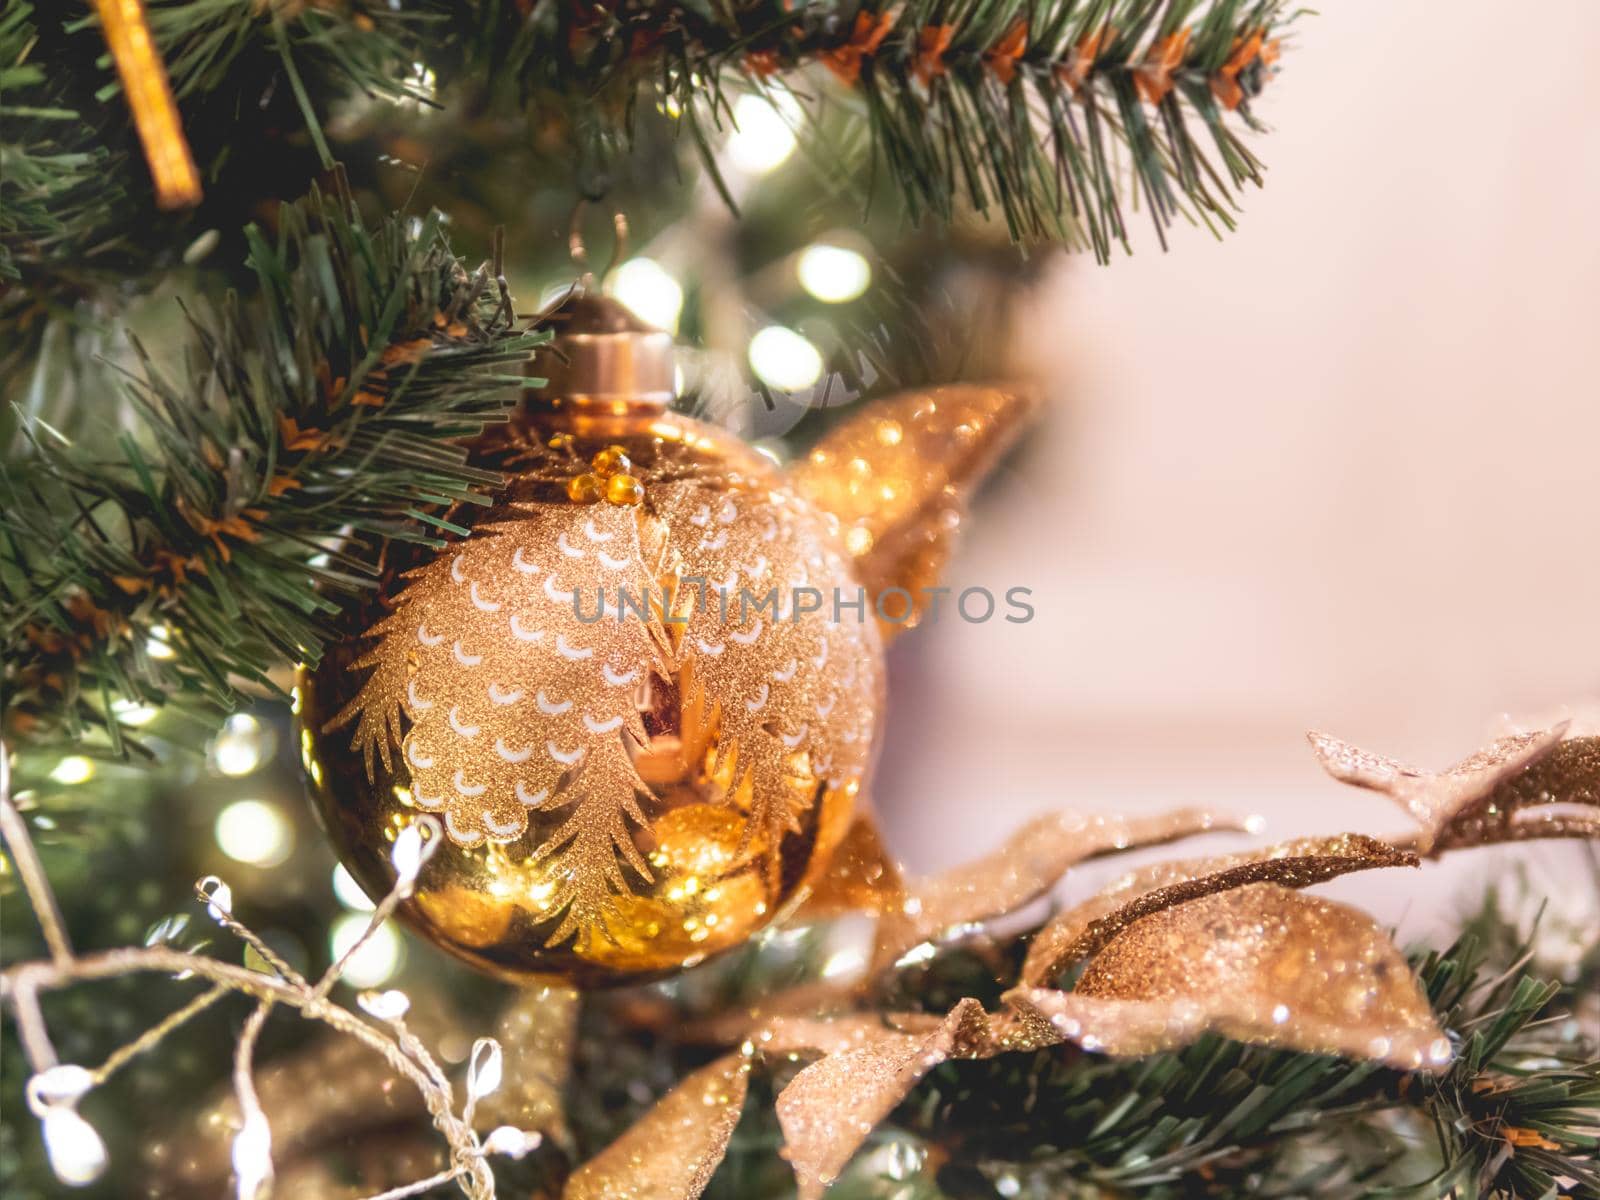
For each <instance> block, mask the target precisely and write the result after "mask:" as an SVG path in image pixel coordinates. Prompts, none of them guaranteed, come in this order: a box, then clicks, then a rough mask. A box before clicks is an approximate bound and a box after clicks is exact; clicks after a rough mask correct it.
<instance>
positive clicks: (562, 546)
mask: <svg viewBox="0 0 1600 1200" xmlns="http://www.w3.org/2000/svg"><path fill="white" fill-rule="evenodd" d="M556 549H557V550H559V551H561V553H563V554H565V555H566V556H567V557H568V558H582V557H583V551H582V550H580V549H578V548H577V547H576V546H574V545H573V544H572V543H571V542H569V541H567V531H566V530H565V529H563V530H562V531H561V536H560V537H558V538H556Z"/></svg>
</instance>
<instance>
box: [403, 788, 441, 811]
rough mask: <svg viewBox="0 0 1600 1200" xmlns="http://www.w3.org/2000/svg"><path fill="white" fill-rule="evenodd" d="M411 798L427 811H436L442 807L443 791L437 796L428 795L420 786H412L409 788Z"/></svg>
mask: <svg viewBox="0 0 1600 1200" xmlns="http://www.w3.org/2000/svg"><path fill="white" fill-rule="evenodd" d="M411 798H412V799H413V800H415V801H416V802H417V803H418V804H420V805H421V806H422V807H423V808H425V809H427V810H428V811H429V812H438V811H439V810H440V809H441V808H443V807H444V793H443V792H441V793H440V794H439V795H437V796H429V795H425V794H424V793H423V791H422V789H421V788H419V787H416V786H413V787H412V789H411Z"/></svg>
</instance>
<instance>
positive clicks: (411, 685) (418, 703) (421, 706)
mask: <svg viewBox="0 0 1600 1200" xmlns="http://www.w3.org/2000/svg"><path fill="white" fill-rule="evenodd" d="M406 699H407V700H408V701H409V702H410V704H411V709H412V711H413V712H427V711H428V710H429V709H430V708H432V707H433V701H432V700H424V699H423V698H422V697H421V696H419V695H417V681H416V680H415V679H408V680H406Z"/></svg>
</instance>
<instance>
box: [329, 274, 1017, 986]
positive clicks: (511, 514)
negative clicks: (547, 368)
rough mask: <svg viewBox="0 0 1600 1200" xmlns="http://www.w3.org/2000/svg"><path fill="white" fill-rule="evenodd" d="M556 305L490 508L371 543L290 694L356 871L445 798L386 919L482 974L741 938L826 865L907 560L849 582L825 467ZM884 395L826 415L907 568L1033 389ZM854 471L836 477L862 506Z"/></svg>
mask: <svg viewBox="0 0 1600 1200" xmlns="http://www.w3.org/2000/svg"><path fill="white" fill-rule="evenodd" d="M565 316H566V318H567V323H566V328H565V330H564V332H563V334H562V335H561V337H560V338H558V346H559V347H560V349H561V351H562V356H563V357H562V361H561V362H560V363H559V364H555V366H556V368H557V369H558V370H559V371H560V377H559V378H558V379H556V380H553V381H552V382H551V384H550V385H549V386H548V387H547V388H546V389H545V390H544V391H543V392H541V393H536V394H535V395H534V396H533V397H532V398H531V400H530V402H529V403H528V404H527V405H526V406H525V408H524V410H523V411H522V412H521V413H519V414H518V415H517V416H516V418H515V419H514V420H513V421H512V422H511V423H510V424H509V425H508V426H505V427H502V428H499V429H497V430H496V431H494V432H493V433H492V434H490V435H487V436H485V437H484V438H482V439H480V441H479V442H478V443H477V444H476V445H475V447H474V458H475V461H476V462H477V463H478V464H480V465H482V466H484V467H486V468H489V469H492V470H497V471H500V472H502V473H504V474H505V475H506V476H507V478H508V483H507V486H506V489H505V491H504V492H503V493H502V495H501V496H500V497H499V498H498V500H497V503H496V505H495V506H494V508H493V509H491V510H490V511H489V512H488V513H487V514H485V515H484V516H483V517H481V518H480V519H478V520H477V521H476V522H475V523H474V525H473V528H472V531H471V534H470V535H469V536H467V537H466V538H464V539H461V540H459V541H456V542H454V543H452V544H451V545H449V546H448V547H446V548H445V549H444V550H442V551H441V552H439V553H438V554H437V555H435V556H432V557H429V556H427V555H426V554H425V553H417V552H415V551H407V550H406V549H403V548H399V547H395V548H392V549H391V554H392V555H393V556H394V558H393V560H392V561H391V562H390V564H389V567H388V570H387V571H386V573H385V586H384V587H383V589H382V591H381V594H380V595H379V597H378V599H377V601H376V602H375V603H373V604H371V605H369V606H368V607H367V609H366V611H364V612H361V613H358V614H355V615H354V616H353V618H352V624H351V637H350V638H349V639H348V641H346V642H344V643H342V644H340V645H338V646H336V647H334V649H333V650H332V651H331V652H330V653H329V654H328V655H327V656H326V657H325V659H324V660H323V663H322V665H321V666H320V668H319V669H318V670H317V671H316V672H315V673H312V674H307V675H304V676H303V678H302V679H301V699H300V709H301V711H300V714H299V716H300V721H301V737H302V749H303V752H304V755H305V758H306V763H307V769H308V773H309V774H310V776H311V781H312V789H313V792H314V795H315V797H316V799H317V802H318V805H319V808H320V811H321V812H322V814H323V817H324V819H325V822H326V825H327V827H328V829H329V831H330V833H331V835H332V837H333V839H334V841H335V842H336V843H337V845H338V847H339V849H340V853H341V856H342V857H343V859H344V861H345V863H346V865H347V866H348V867H349V869H350V871H351V873H352V874H353V875H355V877H356V878H357V879H359V880H361V881H362V882H363V884H364V885H365V886H366V887H368V888H369V889H370V890H371V891H373V892H379V891H382V890H384V889H386V888H387V887H388V886H389V883H390V881H391V879H392V867H391V866H390V862H389V855H388V846H389V843H390V842H392V841H393V839H394V837H395V836H396V834H397V833H398V832H399V830H401V829H402V828H404V827H405V826H406V825H407V824H408V823H410V822H411V821H412V820H414V819H415V817H416V816H417V815H418V814H419V813H423V812H432V813H436V814H438V815H439V817H440V818H441V820H442V824H443V828H444V830H445V838H446V841H447V843H448V844H446V845H444V846H442V847H440V849H439V851H438V852H437V853H436V854H435V855H434V856H433V858H432V859H431V860H430V862H429V864H428V865H427V866H426V867H425V868H424V869H423V872H422V875H421V877H420V878H419V880H418V883H417V887H416V890H415V893H414V895H413V896H412V897H411V899H410V900H409V901H408V902H407V903H406V905H405V906H404V907H403V908H402V910H401V915H402V916H403V917H404V918H405V919H407V920H408V921H409V922H410V923H411V924H412V925H413V926H415V927H416V928H417V929H418V930H419V931H420V932H422V933H423V935H424V936H426V937H428V938H429V939H430V940H432V941H434V942H435V943H436V944H438V945H440V946H442V947H443V948H444V949H446V950H448V951H450V952H451V953H453V954H456V955H458V956H459V957H462V958H464V959H466V960H467V961H469V962H471V963H473V964H474V965H476V966H478V967H480V968H482V969H485V970H488V971H490V972H493V973H496V974H499V975H502V976H512V977H521V976H529V975H534V976H538V975H549V976H558V977H561V978H564V979H568V980H571V981H573V982H576V983H578V984H580V985H595V984H607V983H616V982H627V981H634V980H638V979H643V978H648V977H651V976H659V975H662V974H665V973H669V972H671V971H674V970H677V969H680V968H682V967H687V966H691V965H693V964H695V963H697V962H699V961H701V960H703V959H705V958H706V957H708V956H709V955H712V954H715V953H717V952H719V951H723V950H727V949H729V948H731V947H734V946H737V945H739V944H740V943H741V942H743V941H744V940H745V939H747V938H748V937H749V936H750V935H751V934H753V933H754V932H756V931H757V930H759V929H761V928H762V927H763V926H765V925H767V924H768V923H769V922H771V921H773V920H774V919H776V918H777V917H778V916H779V915H780V914H782V913H783V912H785V911H788V910H789V909H791V908H792V907H793V906H795V905H797V904H799V903H800V902H802V901H803V900H804V899H805V897H806V896H807V895H808V894H809V892H810V890H811V889H812V888H813V886H814V885H815V884H816V883H817V882H818V881H819V880H820V879H821V878H822V875H823V872H824V870H825V868H826V866H827V864H828V862H829V860H830V858H831V857H832V855H833V852H834V850H835V849H836V848H837V847H838V846H839V844H840V843H841V842H842V841H843V840H844V837H845V834H846V831H847V830H848V829H850V827H851V825H852V821H853V819H855V818H856V817H857V816H858V813H859V810H860V809H861V808H862V806H863V804H864V800H865V795H864V793H865V789H866V785H867V781H868V775H869V772H870V769H871V766H872V761H873V756H874V752H875V748H876V745H877V737H878V729H879V724H880V721H881V716H882V703H883V647H882V641H883V637H884V636H885V635H886V633H892V632H893V626H892V625H890V624H888V623H885V624H884V626H883V628H882V629H880V623H879V621H877V620H875V619H874V618H873V615H872V614H873V613H874V611H875V601H876V596H877V593H878V592H879V591H881V590H882V589H884V588H886V587H894V586H900V584H901V580H900V578H899V577H897V576H895V574H894V572H893V569H892V564H890V563H885V562H882V561H876V560H874V561H872V562H871V565H870V569H869V571H867V572H866V574H869V575H870V580H866V579H864V572H863V570H862V566H861V563H862V559H861V556H860V555H859V554H857V553H856V551H855V548H853V547H851V546H850V544H849V542H848V535H847V536H846V538H844V539H841V537H840V536H839V524H840V516H839V514H838V513H836V512H834V511H833V510H832V509H830V508H829V507H827V503H828V499H829V497H830V495H833V494H834V493H830V492H829V490H828V489H827V488H826V487H825V486H823V485H824V482H825V476H824V474H823V473H822V470H821V464H820V463H819V462H817V461H816V460H815V459H813V460H810V461H809V462H808V464H807V467H806V469H805V472H804V480H803V482H804V486H798V485H797V484H796V483H795V482H794V481H792V480H791V479H789V478H787V477H785V476H784V475H782V474H780V473H779V472H778V471H777V470H776V469H774V468H773V467H772V466H771V465H770V464H769V463H768V462H766V460H764V459H762V458H761V457H760V456H758V455H756V454H754V453H752V452H751V451H750V450H749V449H748V448H747V447H745V446H744V445H743V444H742V443H741V442H739V441H738V440H737V439H736V438H734V437H732V436H731V435H729V434H727V433H725V432H723V431H721V430H718V429H716V428H713V427H711V426H707V425H704V424H701V423H699V422H696V421H693V420H691V419H689V418H686V417H681V416H677V415H675V414H672V413H669V412H668V411H667V408H666V403H667V400H668V399H669V398H670V396H671V394H672V380H673V366H672V359H671V341H670V338H669V337H668V336H667V335H665V334H662V333H659V332H656V331H651V330H648V329H646V328H644V327H643V326H641V325H640V324H639V323H638V322H637V321H636V320H635V319H633V318H632V317H631V315H630V314H628V313H627V312H626V310H623V309H621V308H620V306H618V305H616V304H615V303H614V302H611V301H606V300H597V299H591V298H579V299H578V300H576V301H574V302H571V303H569V305H568V306H567V311H566V313H565ZM887 404H888V408H887V409H886V410H873V409H869V410H867V411H866V412H865V413H864V414H863V415H862V416H860V417H858V418H857V419H856V421H854V422H851V423H849V425H847V429H846V432H845V433H844V434H843V435H836V437H837V436H845V437H848V438H851V439H854V440H856V441H860V442H870V443H871V444H872V445H874V446H876V447H877V452H876V453H875V455H874V462H873V464H872V472H873V474H874V475H875V477H878V478H879V479H880V480H882V481H884V482H880V483H879V484H878V485H877V486H879V487H880V488H881V487H884V486H892V487H893V488H894V489H896V490H897V494H899V495H900V496H901V497H902V502H901V503H900V504H899V505H898V506H897V507H896V509H895V512H896V513H897V514H899V516H898V519H897V521H896V522H895V523H892V524H888V525H885V524H884V523H883V522H881V521H880V522H878V523H877V524H876V525H874V526H873V529H872V532H873V536H874V539H875V540H876V541H878V542H879V543H880V544H884V545H892V546H896V547H899V548H900V549H899V550H898V551H897V558H898V559H899V561H901V562H903V563H904V564H905V568H906V572H907V574H906V576H905V580H906V582H907V583H912V584H914V585H915V586H918V587H920V586H924V585H925V584H926V583H927V582H928V581H929V580H930V579H931V576H929V574H928V571H929V555H928V554H926V553H921V552H918V553H908V552H907V551H908V550H909V548H911V547H923V546H934V545H937V546H939V547H941V548H942V546H943V544H944V542H945V540H946V539H947V538H948V531H949V529H950V528H951V526H952V525H953V523H954V522H953V519H952V515H951V514H952V513H953V512H954V511H955V510H956V508H957V507H958V506H959V500H960V487H959V486H958V483H963V484H964V483H966V482H967V481H972V480H975V479H976V478H978V477H979V476H980V475H981V474H982V471H983V470H984V469H985V468H986V466H987V465H988V463H989V462H991V461H992V460H993V458H994V457H995V456H996V455H997V454H998V452H999V450H1000V449H1001V448H1003V443H1004V441H1005V440H1006V435H1007V433H1008V432H1009V431H1011V430H1013V429H1014V428H1015V427H1016V425H1017V423H1018V420H1019V418H1020V417H1021V415H1022V414H1023V412H1024V411H1025V410H1026V407H1027V405H1026V403H1025V402H1024V400H1023V399H1022V398H1021V397H1020V396H1018V395H1017V394H1015V393H1011V392H1004V391H999V390H996V389H992V388H978V387H971V388H952V389H944V390H939V391H934V392H928V393H920V394H918V395H916V396H908V397H893V398H890V400H889V401H887ZM884 413H886V414H887V415H883V414H884ZM885 422H888V423H889V424H892V425H893V426H894V428H895V430H896V431H897V432H900V433H901V436H899V437H897V438H895V439H885V438H884V437H882V436H881V433H880V434H873V433H872V430H873V429H875V428H877V427H879V426H881V425H883V424H884V423H885ZM856 425H859V426H862V427H863V429H862V430H858V431H856V432H854V433H850V432H848V431H849V429H850V428H851V427H852V426H856ZM860 461H861V460H859V458H852V459H851V460H850V461H849V462H847V463H845V464H844V465H843V466H842V468H841V469H843V470H845V471H850V472H854V473H855V474H857V475H859V474H860V471H859V468H858V467H857V466H856V465H855V464H856V463H858V462H860ZM929 489H931V490H929ZM919 491H926V492H927V494H925V495H922V496H921V499H920V501H919V500H918V499H917V496H916V493H918V492H919ZM857 492H858V490H857V489H854V488H852V487H851V486H850V484H849V481H848V480H846V481H844V483H842V484H841V487H840V488H839V489H838V490H837V493H836V494H837V497H838V498H839V499H840V502H841V503H845V504H846V509H847V511H846V513H845V515H846V516H847V517H848V519H850V520H851V521H852V522H855V524H853V525H852V529H855V528H860V527H861V525H860V520H859V518H860V514H859V513H858V512H857V511H855V510H854V509H851V508H849V507H848V502H850V498H851V497H854V496H857ZM463 516H464V514H461V513H458V512H452V513H450V514H449V519H451V520H452V521H455V522H459V521H461V520H462V518H463ZM930 522H931V523H932V525H930V526H929V528H926V529H924V528H922V526H924V525H928V524H929V523H930ZM934 526H936V527H937V528H936V529H934V528H933V527H934ZM867 582H870V583H871V585H872V588H871V590H868V589H867V587H866V583H867ZM891 607H892V606H891Z"/></svg>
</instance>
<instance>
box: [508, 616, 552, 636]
mask: <svg viewBox="0 0 1600 1200" xmlns="http://www.w3.org/2000/svg"><path fill="white" fill-rule="evenodd" d="M511 636H512V637H514V638H516V639H517V640H518V641H519V642H537V641H538V640H539V639H540V638H542V637H543V636H544V630H542V629H524V628H523V627H522V621H521V618H520V617H519V616H518V615H517V614H516V613H512V614H511Z"/></svg>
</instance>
